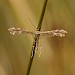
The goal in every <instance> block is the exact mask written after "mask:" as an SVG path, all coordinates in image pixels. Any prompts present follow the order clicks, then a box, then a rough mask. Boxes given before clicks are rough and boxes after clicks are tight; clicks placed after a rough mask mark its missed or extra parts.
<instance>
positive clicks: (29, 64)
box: [26, 0, 48, 75]
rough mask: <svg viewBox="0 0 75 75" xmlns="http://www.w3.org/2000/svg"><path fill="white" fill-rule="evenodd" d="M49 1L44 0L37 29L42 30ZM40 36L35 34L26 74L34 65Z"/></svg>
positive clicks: (27, 74)
mask: <svg viewBox="0 0 75 75" xmlns="http://www.w3.org/2000/svg"><path fill="white" fill-rule="evenodd" d="M47 2H48V0H45V1H44V5H43V8H42V12H41V16H40V19H39V23H38V27H37V31H40V30H41V26H42V21H43V18H44V14H45V10H46V6H47ZM39 37H40V35H39V34H38V35H35V36H34V41H33V46H32V50H31V55H30V59H29V63H28V68H27V72H26V75H29V74H30V70H31V66H32V62H33V59H34V55H35V50H36V47H37V43H38V40H39ZM32 53H33V55H32Z"/></svg>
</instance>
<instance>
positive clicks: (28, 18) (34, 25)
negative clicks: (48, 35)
mask: <svg viewBox="0 0 75 75" xmlns="http://www.w3.org/2000/svg"><path fill="white" fill-rule="evenodd" d="M28 19H29V21H30V22H31V24H32V25H33V26H34V28H36V26H35V25H34V24H33V23H32V21H31V19H30V18H29V17H28Z"/></svg>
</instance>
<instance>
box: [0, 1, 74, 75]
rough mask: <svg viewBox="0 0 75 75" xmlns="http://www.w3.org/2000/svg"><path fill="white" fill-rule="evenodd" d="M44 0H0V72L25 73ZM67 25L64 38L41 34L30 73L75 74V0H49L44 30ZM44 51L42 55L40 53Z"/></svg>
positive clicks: (62, 27)
mask: <svg viewBox="0 0 75 75" xmlns="http://www.w3.org/2000/svg"><path fill="white" fill-rule="evenodd" d="M43 3H44V0H0V75H25V74H26V70H27V66H28V61H29V57H30V53H31V48H32V44H33V40H34V39H33V36H32V35H29V34H21V35H15V36H13V35H10V33H9V31H8V28H10V27H21V28H24V29H26V30H29V31H35V30H36V27H37V24H38V22H39V18H40V14H41V10H42V6H43ZM52 29H65V30H67V32H68V34H67V35H66V37H64V38H60V37H52V38H50V36H41V37H40V40H39V49H38V51H37V53H36V55H35V58H34V61H33V64H32V68H31V72H30V75H75V34H74V33H75V0H48V3H47V8H46V12H45V16H44V20H43V23H42V30H41V31H47V30H52ZM40 52H41V55H40V57H39V54H40Z"/></svg>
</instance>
